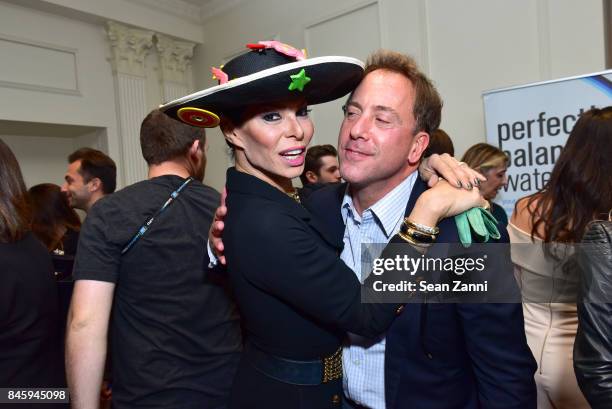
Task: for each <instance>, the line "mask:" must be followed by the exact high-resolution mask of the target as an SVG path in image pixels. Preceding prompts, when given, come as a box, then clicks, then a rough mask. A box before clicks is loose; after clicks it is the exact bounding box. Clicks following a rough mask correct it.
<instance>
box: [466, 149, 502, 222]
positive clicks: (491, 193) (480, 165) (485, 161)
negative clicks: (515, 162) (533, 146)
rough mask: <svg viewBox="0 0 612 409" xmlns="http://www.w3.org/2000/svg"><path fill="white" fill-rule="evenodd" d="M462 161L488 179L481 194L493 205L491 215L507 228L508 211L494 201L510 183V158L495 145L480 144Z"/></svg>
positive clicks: (470, 150) (482, 184)
mask: <svg viewBox="0 0 612 409" xmlns="http://www.w3.org/2000/svg"><path fill="white" fill-rule="evenodd" d="M461 161H462V162H464V163H465V164H466V165H468V166H469V167H470V168H472V169H474V170H476V171H478V172H480V173H481V174H482V175H483V176H484V177H486V178H487V180H486V181H485V182H482V183H481V184H480V186H479V188H480V192H481V193H482V196H483V197H484V198H485V199H486V200H488V201H489V203H491V213H492V214H493V216H495V218H496V219H497V222H498V223H499V224H500V225H501V227H503V228H505V227H506V226H507V225H508V216H507V215H506V211H505V210H504V209H503V207H501V206H500V205H498V204H496V203H493V202H492V200H493V199H495V196H497V192H499V189H501V188H502V187H503V186H505V185H506V183H508V178H507V177H506V170H507V169H508V157H507V156H506V154H505V153H504V152H503V151H502V150H501V149H498V148H496V147H495V146H493V145H489V144H488V143H478V144H476V145H474V146H472V147H471V148H470V149H468V150H467V151H466V152H465V154H464V155H463V158H461Z"/></svg>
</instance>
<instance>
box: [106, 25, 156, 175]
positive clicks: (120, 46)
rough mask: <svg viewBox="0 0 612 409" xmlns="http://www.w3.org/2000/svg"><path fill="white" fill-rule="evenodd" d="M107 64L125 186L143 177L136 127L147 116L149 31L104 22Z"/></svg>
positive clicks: (150, 35)
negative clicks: (111, 78) (108, 60)
mask: <svg viewBox="0 0 612 409" xmlns="http://www.w3.org/2000/svg"><path fill="white" fill-rule="evenodd" d="M106 32H107V35H108V39H109V42H110V49H111V64H112V68H113V75H114V77H115V95H116V98H117V107H118V112H117V114H118V118H119V129H120V134H121V147H122V159H123V160H122V162H123V175H124V179H125V180H124V183H125V185H126V186H127V185H130V184H132V183H135V182H138V181H141V180H144V179H146V178H147V165H146V162H145V161H144V159H143V158H142V152H141V149H140V124H141V123H142V120H143V119H144V118H145V116H146V115H147V114H148V113H149V109H148V108H147V94H146V71H145V57H146V56H147V54H148V52H149V50H150V49H151V47H152V46H153V35H154V33H153V32H152V31H147V30H140V29H136V28H132V27H128V26H125V25H122V24H119V23H116V22H112V21H111V22H108V23H107V27H106Z"/></svg>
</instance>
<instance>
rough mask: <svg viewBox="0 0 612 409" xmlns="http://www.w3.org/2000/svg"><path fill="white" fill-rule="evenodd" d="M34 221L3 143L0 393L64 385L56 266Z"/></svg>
mask: <svg viewBox="0 0 612 409" xmlns="http://www.w3.org/2000/svg"><path fill="white" fill-rule="evenodd" d="M30 220H31V216H30V206H29V202H28V198H27V191H26V188H25V184H24V182H23V176H22V174H21V169H20V168H19V164H18V163H17V159H16V158H15V155H14V154H13V152H11V150H10V148H9V147H8V146H7V145H6V144H5V143H4V142H3V141H2V140H0V265H1V266H2V268H1V270H0V388H11V389H18V388H37V387H38V388H51V387H63V386H65V381H64V378H63V376H62V367H61V354H58V353H57V350H58V348H59V340H60V334H59V326H58V320H59V316H58V300H57V288H56V285H55V282H54V280H53V265H52V264H51V256H50V255H49V252H48V251H47V249H46V248H45V246H43V244H42V243H41V242H40V241H39V240H38V239H37V238H36V236H35V235H34V234H32V232H31V231H30ZM3 398H6V392H5V395H4V396H3ZM4 405H6V403H4V404H3V407H4ZM15 406H16V407H25V405H21V404H19V405H15ZM44 406H45V407H56V406H55V405H52V404H46V405H44ZM59 407H61V406H59Z"/></svg>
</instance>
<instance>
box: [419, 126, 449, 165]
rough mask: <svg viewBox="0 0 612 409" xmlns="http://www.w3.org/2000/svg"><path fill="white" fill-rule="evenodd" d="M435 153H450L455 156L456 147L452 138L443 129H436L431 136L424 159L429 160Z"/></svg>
mask: <svg viewBox="0 0 612 409" xmlns="http://www.w3.org/2000/svg"><path fill="white" fill-rule="evenodd" d="M434 153H437V154H438V155H442V154H443V153H448V154H449V155H450V156H455V146H454V145H453V141H452V140H451V138H450V136H448V134H447V133H446V132H444V130H443V129H440V128H438V129H436V130H435V131H433V132H432V133H431V135H430V136H429V145H427V149H425V152H424V153H423V157H424V158H429V157H430V156H431V155H433V154H434Z"/></svg>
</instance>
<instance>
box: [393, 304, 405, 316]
mask: <svg viewBox="0 0 612 409" xmlns="http://www.w3.org/2000/svg"><path fill="white" fill-rule="evenodd" d="M402 311H404V306H403V305H400V306H399V307H397V309H396V310H395V315H400V314H401V313H402Z"/></svg>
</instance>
